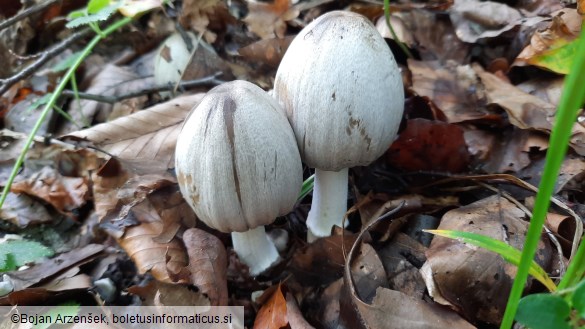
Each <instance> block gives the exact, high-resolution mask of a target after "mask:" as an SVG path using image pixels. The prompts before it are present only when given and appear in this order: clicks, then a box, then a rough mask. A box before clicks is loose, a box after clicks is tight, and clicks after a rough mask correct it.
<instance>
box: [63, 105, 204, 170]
mask: <svg viewBox="0 0 585 329" xmlns="http://www.w3.org/2000/svg"><path fill="white" fill-rule="evenodd" d="M202 98H203V94H195V95H187V96H181V97H177V98H175V99H173V100H170V101H168V102H165V103H162V104H158V105H155V106H153V107H150V108H147V109H144V110H142V111H139V112H136V113H134V114H131V115H129V116H126V117H122V118H118V119H116V120H113V121H110V122H107V123H103V124H99V125H96V126H94V127H92V128H89V129H85V130H81V131H77V132H74V133H71V134H69V135H67V136H65V137H64V138H65V139H81V140H86V141H90V142H91V143H92V144H93V145H95V146H97V147H99V148H101V149H103V150H104V151H107V152H108V153H110V154H112V155H115V156H118V157H120V158H123V159H141V160H156V161H159V162H162V163H164V164H166V165H167V166H168V167H169V168H172V167H174V161H175V160H174V153H175V144H176V142H177V136H178V134H179V132H180V131H181V126H182V123H183V120H184V119H185V117H186V116H187V115H188V113H189V111H191V109H192V108H194V107H195V106H196V105H197V104H199V102H200V101H201V99H202Z"/></svg>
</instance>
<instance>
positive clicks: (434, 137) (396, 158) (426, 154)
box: [385, 119, 469, 173]
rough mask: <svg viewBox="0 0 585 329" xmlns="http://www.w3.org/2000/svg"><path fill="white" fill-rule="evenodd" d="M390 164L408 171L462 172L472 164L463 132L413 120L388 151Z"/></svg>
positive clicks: (449, 127) (442, 124) (445, 125)
mask: <svg viewBox="0 0 585 329" xmlns="http://www.w3.org/2000/svg"><path fill="white" fill-rule="evenodd" d="M385 156H386V159H387V162H388V163H390V164H391V165H393V166H396V167H398V168H401V169H404V170H408V171H418V170H425V171H446V172H452V173H458V172H462V171H464V170H466V169H467V167H468V164H469V152H468V151H467V145H466V144H465V139H464V137H463V130H462V129H461V128H460V127H459V126H457V125H453V124H449V123H444V122H440V121H429V120H425V119H412V120H408V121H407V122H406V128H405V129H404V130H403V131H402V132H401V133H400V135H399V136H398V139H397V140H396V141H394V143H392V145H391V146H390V148H389V149H388V151H387V152H386V155H385Z"/></svg>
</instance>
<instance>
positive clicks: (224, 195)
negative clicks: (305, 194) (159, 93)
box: [175, 81, 302, 275]
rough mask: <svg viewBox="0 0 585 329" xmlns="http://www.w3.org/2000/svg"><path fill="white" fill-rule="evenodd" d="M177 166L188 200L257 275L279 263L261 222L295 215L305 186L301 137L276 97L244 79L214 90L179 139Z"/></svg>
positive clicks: (188, 120) (275, 251)
mask: <svg viewBox="0 0 585 329" xmlns="http://www.w3.org/2000/svg"><path fill="white" fill-rule="evenodd" d="M175 163H176V171H177V179H178V182H179V187H180V189H181V192H182V193H183V196H184V197H185V199H186V200H187V203H188V204H189V205H190V206H191V207H192V208H193V210H194V211H195V213H196V214H197V216H198V217H199V218H200V219H201V220H202V221H203V222H204V223H205V224H207V225H208V226H209V227H212V228H214V229H217V230H219V231H221V232H226V233H228V232H229V233H231V235H232V241H233V245H234V250H235V252H236V253H237V254H238V256H239V258H240V259H241V260H242V261H243V262H244V263H245V264H247V265H248V266H249V267H250V273H251V274H252V275H257V274H260V273H261V272H262V271H264V270H265V269H267V268H268V267H270V266H271V265H272V264H273V263H275V262H276V261H277V260H278V259H279V255H278V251H277V250H276V248H275V246H274V244H273V243H272V242H271V241H270V240H269V239H268V237H267V235H266V232H265V229H264V225H268V224H270V223H272V222H273V221H274V219H275V218H276V217H278V216H281V215H285V214H287V213H288V212H290V211H291V210H292V208H293V206H294V204H295V201H296V198H297V196H298V194H299V192H300V188H301V184H302V164H301V158H300V154H299V151H298V148H297V144H296V140H295V137H294V134H293V131H292V128H291V126H290V124H289V123H288V121H287V118H286V116H285V115H284V111H283V110H282V109H281V108H280V106H279V105H278V103H277V102H276V100H274V99H273V98H272V97H270V96H269V95H268V94H267V93H266V92H264V91H263V90H262V89H260V88H259V87H257V86H256V85H254V84H252V83H249V82H245V81H233V82H229V83H224V84H222V85H220V86H218V87H215V88H213V89H211V90H210V91H209V92H208V93H207V94H206V95H205V97H204V98H203V99H202V101H201V103H200V104H199V105H198V106H197V107H196V108H194V109H193V110H192V111H191V113H190V114H189V116H188V117H187V119H186V120H185V123H184V124H183V128H182V130H181V132H180V134H179V136H178V140H177V147H176V151H175Z"/></svg>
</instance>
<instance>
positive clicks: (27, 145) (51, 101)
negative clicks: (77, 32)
mask: <svg viewBox="0 0 585 329" xmlns="http://www.w3.org/2000/svg"><path fill="white" fill-rule="evenodd" d="M130 22H132V18H130V17H124V18H122V19H120V20H118V21H116V22H114V23H112V24H111V25H110V26H108V27H107V28H106V29H105V30H103V31H102V33H101V34H98V35H96V36H94V37H93V39H92V40H91V41H90V42H89V43H88V44H87V46H85V49H83V52H82V53H81V55H80V56H79V57H78V58H77V60H76V61H75V62H74V63H73V65H71V67H70V68H69V69H68V70H67V72H66V73H65V75H63V77H62V78H61V82H60V83H59V85H57V88H56V89H55V90H54V91H53V94H52V95H51V98H50V99H49V101H48V102H47V104H45V107H44V108H43V111H42V112H41V115H40V116H39V118H38V119H37V122H36V123H35V125H34V127H33V128H32V131H31V132H30V134H29V135H28V138H27V140H26V143H25V144H24V147H23V148H22V151H21V152H20V155H19V156H18V158H17V159H16V163H15V164H14V167H13V168H12V172H11V173H10V177H8V181H7V182H6V185H4V189H3V190H2V196H0V209H1V208H2V206H3V205H4V201H6V197H7V196H8V193H9V192H10V187H11V186H12V183H13V182H14V178H15V177H16V175H17V174H18V171H19V170H20V167H21V166H22V164H23V162H24V158H25V157H26V153H27V152H28V150H29V149H30V147H31V145H32V143H33V140H34V137H35V136H36V134H37V132H38V131H39V129H40V128H41V125H42V124H43V122H44V121H45V118H46V117H47V115H48V113H49V112H50V111H51V110H52V109H53V106H54V105H55V103H56V102H57V99H59V96H60V95H61V92H62V91H63V90H64V89H65V86H66V85H67V83H68V82H69V80H70V79H71V77H73V74H75V70H77V68H78V67H79V65H81V63H82V62H83V60H84V59H85V58H86V57H87V56H89V54H91V51H92V50H93V48H94V47H95V46H96V45H97V44H98V43H99V42H100V41H101V40H102V39H104V38H105V37H107V36H108V35H110V34H112V33H113V32H115V31H116V30H118V29H119V28H121V27H123V26H124V25H126V24H129V23H130Z"/></svg>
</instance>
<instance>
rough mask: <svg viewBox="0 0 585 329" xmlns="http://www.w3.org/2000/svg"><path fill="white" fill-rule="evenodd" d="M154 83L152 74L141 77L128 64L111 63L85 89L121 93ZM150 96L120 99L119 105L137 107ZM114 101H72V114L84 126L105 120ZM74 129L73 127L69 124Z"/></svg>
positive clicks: (69, 129) (68, 129) (91, 91)
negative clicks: (150, 76) (147, 76)
mask: <svg viewBox="0 0 585 329" xmlns="http://www.w3.org/2000/svg"><path fill="white" fill-rule="evenodd" d="M153 85H154V80H153V79H152V78H143V79H141V78H140V77H139V76H138V75H137V74H135V73H134V72H132V71H130V70H129V69H128V68H124V67H119V66H116V65H113V64H107V65H106V66H105V67H103V68H102V70H101V71H100V72H99V73H98V74H97V75H96V76H95V77H93V78H92V80H91V84H90V86H89V87H88V88H87V89H86V90H85V92H86V93H89V94H94V95H101V96H119V95H123V94H126V93H129V92H134V91H139V90H142V89H145V88H148V87H152V86H153ZM146 100H147V97H146V96H141V97H138V98H131V99H127V100H123V101H121V102H119V103H116V104H117V106H128V107H130V108H132V109H133V110H134V111H135V110H137V109H139V108H141V107H142V105H143V104H144V103H145V102H146ZM113 109H114V105H112V104H108V103H103V102H96V101H91V100H80V101H79V102H77V101H73V102H71V106H70V108H69V114H70V115H71V117H72V118H73V120H74V121H75V122H77V123H78V124H81V125H83V126H89V125H91V124H92V123H101V122H105V121H106V120H107V119H108V117H109V116H110V113H112V111H113ZM65 130H67V131H72V130H73V129H72V127H68V128H65Z"/></svg>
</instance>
